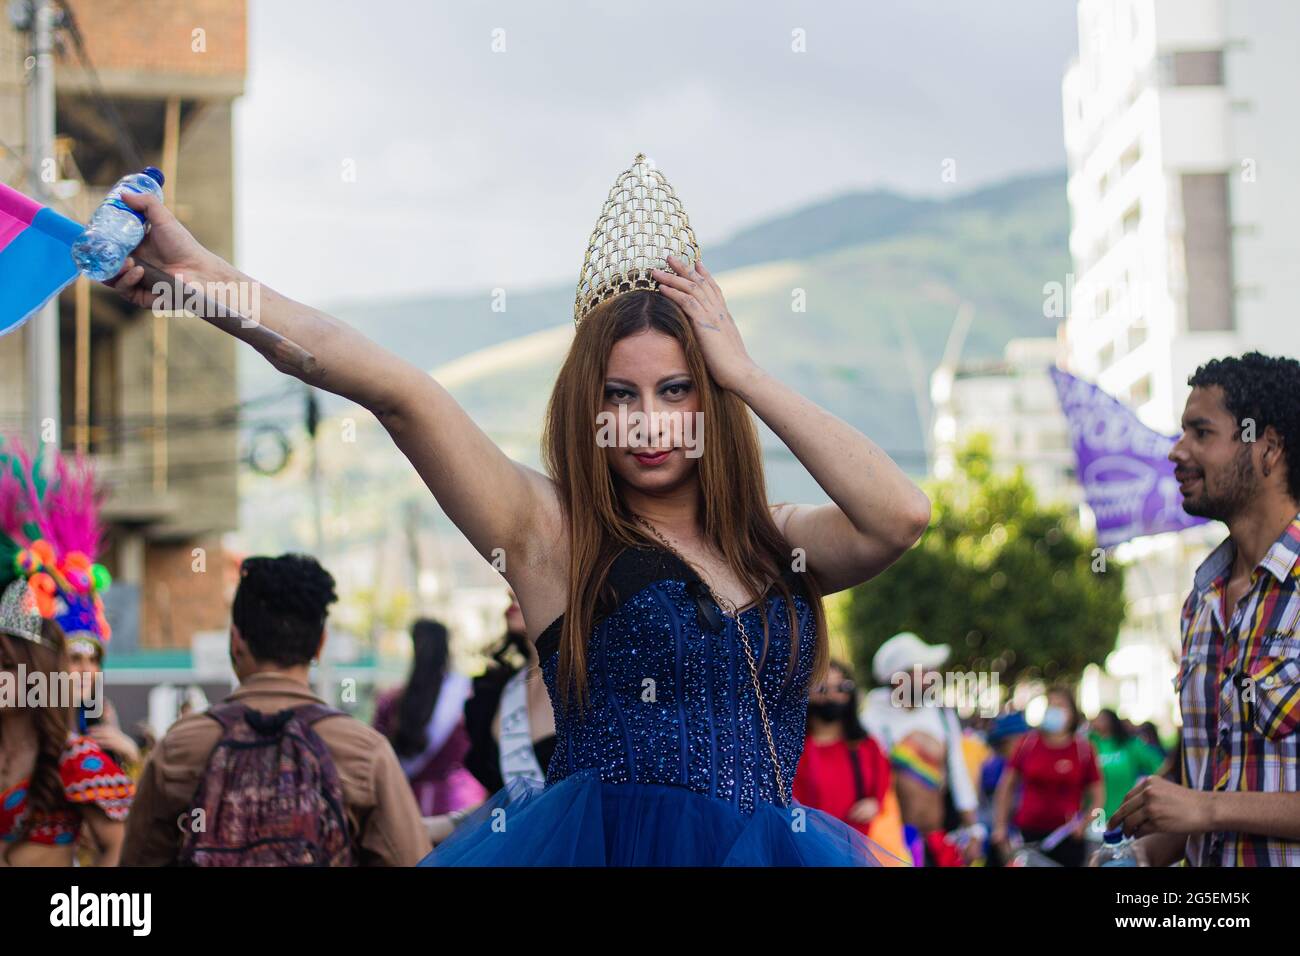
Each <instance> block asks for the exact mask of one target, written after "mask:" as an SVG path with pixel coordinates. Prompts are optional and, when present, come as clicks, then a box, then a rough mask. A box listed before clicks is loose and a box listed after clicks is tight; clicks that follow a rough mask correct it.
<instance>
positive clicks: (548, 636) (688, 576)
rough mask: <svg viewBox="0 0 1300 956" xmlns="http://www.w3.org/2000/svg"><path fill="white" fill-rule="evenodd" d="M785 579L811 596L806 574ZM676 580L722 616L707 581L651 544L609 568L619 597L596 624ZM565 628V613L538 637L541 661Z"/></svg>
mask: <svg viewBox="0 0 1300 956" xmlns="http://www.w3.org/2000/svg"><path fill="white" fill-rule="evenodd" d="M781 577H782V578H783V579H785V580H786V582H787V583H788V584H790V586H791V587H792V588H793V589H794V591H795V593H799V592H800V591H802V592H803V593H804V594H805V595H806V594H807V587H806V586H805V585H804V583H803V581H802V575H800V574H799V572H797V571H792V570H786V569H782V572H781ZM675 579H680V580H685V581H686V582H687V587H688V588H690V589H691V590H692V593H693V594H695V595H696V597H697V600H703V601H706V602H708V603H709V604H710V605H712V606H713V607H714V608H716V609H717V611H718V613H719V614H721V612H722V608H721V606H720V605H718V603H717V601H715V600H713V599H712V597H711V596H710V594H709V591H708V589H707V587H706V586H705V584H704V579H703V578H701V577H700V575H699V573H698V572H697V571H696V570H695V569H694V568H693V567H691V565H690V564H689V563H687V562H686V561H684V560H682V558H680V557H678V556H677V555H676V554H674V553H673V552H671V551H668V550H667V549H665V548H655V547H651V546H649V545H641V546H636V545H628V546H627V547H625V548H624V549H623V550H622V551H621V552H620V553H619V555H618V557H617V558H615V559H614V563H613V564H612V565H611V566H610V569H609V577H608V581H609V583H610V585H611V586H612V587H613V588H614V593H615V594H616V595H617V597H616V599H615V601H614V605H613V607H612V608H610V610H609V612H607V613H606V614H598V615H597V616H596V617H595V618H593V623H598V622H599V621H601V620H602V619H603V618H604V617H607V616H608V614H611V613H613V612H614V611H615V610H617V609H618V607H620V606H621V605H622V604H623V603H624V602H626V601H628V600H629V599H631V598H632V597H634V596H635V595H636V594H638V593H639V592H640V591H642V590H644V589H645V588H647V587H649V586H650V585H652V584H656V583H658V582H659V581H668V580H675ZM774 586H775V582H773V584H769V585H768V587H767V590H766V591H764V592H763V594H762V596H760V597H759V598H758V599H757V600H755V601H752V602H750V603H749V604H747V605H746V606H745V607H743V608H739V609H737V612H736V613H737V614H748V613H749V612H750V611H752V610H754V609H755V608H757V607H760V606H761V605H762V604H764V602H766V601H767V599H768V597H769V595H770V594H771V593H772V588H773V587H774ZM563 625H564V614H560V616H559V617H557V618H556V619H555V620H553V621H552V622H551V623H550V624H548V625H547V626H546V629H545V630H544V631H542V633H541V634H539V635H538V636H537V641H536V647H537V657H538V660H542V661H544V660H547V659H548V658H549V657H550V656H551V655H552V654H554V653H556V652H557V651H558V650H559V649H560V631H561V628H562V627H563Z"/></svg>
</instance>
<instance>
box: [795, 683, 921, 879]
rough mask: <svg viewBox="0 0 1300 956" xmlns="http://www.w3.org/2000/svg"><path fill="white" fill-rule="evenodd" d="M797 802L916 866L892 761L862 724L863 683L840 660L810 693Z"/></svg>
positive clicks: (796, 778) (797, 777)
mask: <svg viewBox="0 0 1300 956" xmlns="http://www.w3.org/2000/svg"><path fill="white" fill-rule="evenodd" d="M794 798H795V799H796V800H797V801H799V802H800V803H802V804H805V805H806V806H810V807H816V808H817V809H818V810H824V811H825V812H827V813H829V814H831V815H832V816H834V817H837V818H838V819H840V820H843V821H844V822H845V823H847V824H848V825H849V826H851V827H853V828H854V829H856V830H857V831H858V832H860V833H862V834H864V835H866V836H869V837H871V839H873V840H875V841H876V843H878V844H880V845H881V846H882V847H884V849H886V850H888V851H889V852H890V853H892V854H894V855H895V856H897V857H898V858H899V859H900V861H903V862H910V859H911V857H910V854H909V852H908V850H907V844H906V842H905V841H904V840H903V824H902V820H901V818H900V816H899V812H898V798H897V797H896V796H895V795H894V788H893V779H892V775H891V773H890V769H889V760H888V759H887V758H886V757H885V754H884V751H882V750H881V749H880V747H879V745H877V744H876V742H875V741H874V740H872V739H871V738H870V737H869V736H868V735H867V732H866V730H865V729H864V728H863V726H862V724H861V723H860V722H859V721H858V691H857V685H856V684H855V683H854V681H853V676H852V672H851V671H850V670H849V668H848V666H847V665H846V664H843V663H841V662H840V661H831V663H830V666H829V669H828V671H827V676H826V680H825V681H823V682H822V683H820V684H818V685H817V686H815V687H813V688H811V689H810V690H809V693H808V732H807V737H806V738H805V740H804V747H803V757H802V758H801V759H800V761H799V769H798V770H797V771H796V772H795V777H794Z"/></svg>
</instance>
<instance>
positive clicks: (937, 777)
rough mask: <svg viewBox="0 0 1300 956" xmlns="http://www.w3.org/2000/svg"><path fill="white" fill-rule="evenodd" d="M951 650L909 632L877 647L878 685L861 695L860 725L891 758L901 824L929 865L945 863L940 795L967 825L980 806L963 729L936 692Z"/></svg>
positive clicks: (873, 666)
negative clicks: (919, 843)
mask: <svg viewBox="0 0 1300 956" xmlns="http://www.w3.org/2000/svg"><path fill="white" fill-rule="evenodd" d="M951 653H952V648H950V647H949V646H948V645H947V644H927V643H926V642H925V641H923V640H921V638H920V637H918V636H917V635H915V634H913V633H912V632H910V631H904V632H902V633H901V634H895V635H894V636H893V637H891V638H890V639H889V640H887V641H885V643H883V644H881V645H880V647H879V649H877V651H876V654H875V657H873V658H872V661H871V671H872V675H873V676H874V677H875V679H876V681H877V682H878V683H879V684H881V685H882V686H880V687H877V688H876V689H875V690H873V691H871V692H870V693H869V694H868V695H867V702H866V707H865V709H864V712H863V721H862V722H863V724H864V725H865V726H866V728H867V731H868V732H869V733H871V734H872V735H873V736H874V737H875V738H876V739H877V740H878V741H879V742H880V744H881V746H882V747H883V748H884V750H885V752H886V753H887V754H889V760H890V764H891V766H892V767H893V769H894V780H895V790H896V792H897V795H898V803H899V808H900V810H901V812H902V816H903V822H904V823H906V824H909V825H911V826H912V827H914V828H915V829H916V830H917V832H918V833H919V834H920V836H921V838H922V840H923V841H924V843H925V847H926V856H927V862H929V863H931V865H934V864H936V863H940V864H942V862H943V861H944V860H945V859H950V858H951V853H950V852H946V851H945V850H944V848H943V846H942V838H943V832H944V817H945V810H946V803H945V795H946V794H947V793H949V792H950V793H951V795H952V802H953V806H954V807H955V808H956V809H957V812H958V813H959V814H960V816H961V819H962V823H963V824H964V825H967V826H971V825H974V824H975V812H976V809H977V807H978V805H979V802H978V798H977V796H976V794H975V786H974V784H973V783H972V781H971V776H970V774H969V773H968V772H967V769H966V763H965V760H964V758H963V757H962V747H961V725H960V724H959V723H958V721H957V715H956V714H955V713H954V712H953V711H952V710H951V709H949V708H945V707H943V706H942V705H941V701H940V698H939V694H938V693H937V690H938V688H939V687H940V686H941V685H940V684H939V682H938V673H937V672H938V669H939V668H940V667H942V666H943V665H944V664H945V663H946V662H947V660H948V658H949V656H950V655H951Z"/></svg>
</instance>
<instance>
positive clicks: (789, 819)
mask: <svg viewBox="0 0 1300 956" xmlns="http://www.w3.org/2000/svg"><path fill="white" fill-rule="evenodd" d="M900 862H901V861H899V860H897V858H895V857H893V856H890V854H888V853H887V852H886V851H885V850H883V849H882V848H881V847H880V846H879V845H877V844H875V843H874V842H872V841H871V840H869V839H867V838H866V837H865V836H863V835H862V834H861V833H859V832H858V831H857V830H855V829H853V828H852V827H850V826H848V825H847V824H845V823H843V822H841V821H840V820H837V819H835V818H834V817H832V816H830V815H829V814H826V813H823V812H822V811H820V810H814V809H812V808H811V807H805V806H803V805H802V804H795V805H794V806H792V807H780V806H777V805H775V804H770V803H760V804H759V805H758V807H757V809H756V810H755V811H754V813H753V814H752V815H750V816H745V815H743V814H741V813H740V812H739V811H738V810H737V809H736V808H735V807H733V806H732V805H731V804H730V803H727V802H724V801H722V800H716V799H713V798H711V797H706V796H704V795H702V794H698V793H696V792H694V791H692V790H688V789H686V788H685V787H667V786H658V785H653V784H639V783H625V784H610V783H603V782H602V781H601V780H600V778H599V777H598V776H597V775H596V774H594V773H579V774H575V775H573V776H570V777H567V778H565V779H563V780H561V781H558V782H557V783H555V784H553V785H551V786H550V787H545V788H543V787H542V786H541V785H540V784H536V783H530V782H528V781H526V780H515V781H513V782H512V783H511V785H510V786H508V787H506V788H505V789H503V790H500V791H498V792H497V793H496V794H495V795H494V796H492V797H491V798H490V799H489V800H488V801H487V802H486V803H484V804H483V805H482V806H481V807H479V808H478V809H477V810H475V811H474V812H473V813H471V814H470V815H469V816H468V817H466V818H465V820H464V821H463V822H462V823H461V825H460V826H459V827H457V829H456V831H455V832H454V833H453V834H452V835H451V836H450V837H448V838H447V839H446V840H444V841H443V842H442V843H441V844H439V845H438V847H437V848H436V849H435V850H434V851H433V852H432V853H430V854H429V855H428V856H427V857H425V858H424V859H423V860H421V861H420V864H419V865H420V866H881V865H891V864H892V865H899V863H900Z"/></svg>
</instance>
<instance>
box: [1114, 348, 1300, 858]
mask: <svg viewBox="0 0 1300 956" xmlns="http://www.w3.org/2000/svg"><path fill="white" fill-rule="evenodd" d="M1188 384H1189V385H1191V386H1192V392H1191V395H1190V396H1189V397H1188V399H1187V405H1186V407H1185V409H1184V411H1183V421H1182V428H1183V434H1182V437H1181V438H1180V439H1179V440H1178V443H1177V444H1176V445H1174V447H1173V450H1172V451H1171V452H1170V453H1169V457H1170V459H1171V460H1172V461H1173V462H1174V463H1175V465H1176V468H1175V472H1174V474H1175V477H1177V479H1178V481H1179V486H1180V489H1181V491H1182V493H1183V507H1184V508H1185V509H1186V510H1187V512H1188V513H1189V514H1194V515H1201V516H1204V517H1207V518H1213V519H1217V520H1219V521H1222V522H1224V524H1226V525H1227V526H1228V532H1229V534H1228V538H1227V540H1225V541H1224V542H1223V543H1222V544H1221V545H1219V547H1218V548H1217V549H1215V551H1214V552H1213V553H1212V554H1211V555H1210V556H1209V557H1208V558H1207V559H1206V560H1205V561H1204V562H1203V563H1202V564H1201V566H1200V567H1199V568H1198V569H1197V572H1196V580H1195V583H1194V585H1193V587H1192V592H1191V594H1190V595H1188V598H1187V602H1186V603H1185V604H1184V606H1183V617H1182V634H1183V655H1182V661H1181V663H1180V665H1179V669H1178V676H1177V678H1176V681H1175V683H1176V685H1177V688H1178V699H1179V706H1180V708H1181V710H1182V715H1183V742H1182V785H1181V786H1180V785H1179V784H1175V783H1173V782H1171V781H1170V780H1166V779H1162V778H1159V777H1147V778H1146V779H1144V780H1143V781H1141V782H1140V783H1139V784H1138V785H1137V786H1136V787H1134V788H1133V790H1131V791H1130V792H1129V794H1128V795H1127V796H1126V797H1125V799H1124V802H1123V803H1122V804H1121V805H1120V808H1119V809H1118V810H1117V811H1116V812H1115V815H1114V816H1113V817H1112V818H1111V824H1110V825H1111V826H1112V827H1114V826H1123V828H1124V832H1125V833H1128V834H1136V835H1137V836H1139V837H1141V840H1140V842H1139V847H1140V852H1141V853H1142V854H1143V855H1144V856H1145V857H1146V858H1147V860H1148V861H1149V862H1150V863H1151V864H1152V865H1154V866H1167V865H1169V864H1171V863H1175V862H1177V861H1178V860H1179V859H1182V858H1184V857H1185V858H1186V859H1187V862H1188V863H1189V864H1191V865H1193V866H1300V793H1297V790H1298V789H1300V787H1297V769H1298V767H1300V758H1298V756H1297V750H1298V747H1297V745H1298V743H1300V739H1298V738H1300V733H1297V728H1298V727H1300V363H1297V362H1296V361H1295V360H1293V359H1284V358H1270V357H1267V356H1264V355H1260V354H1259V353H1258V352H1251V353H1249V354H1247V355H1244V356H1242V357H1241V358H1226V359H1217V360H1214V361H1211V362H1208V363H1206V364H1205V365H1203V366H1201V367H1200V368H1199V369H1197V370H1196V372H1195V374H1193V375H1192V376H1191V378H1189V379H1188Z"/></svg>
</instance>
